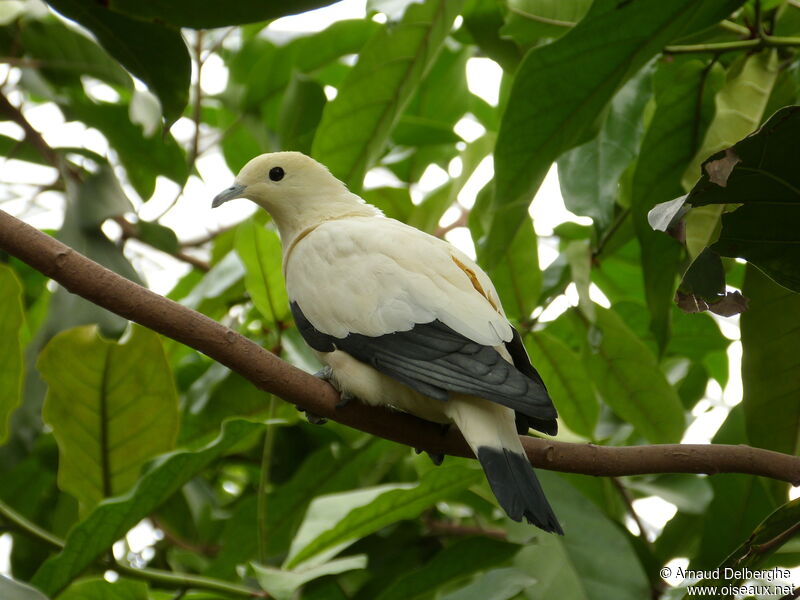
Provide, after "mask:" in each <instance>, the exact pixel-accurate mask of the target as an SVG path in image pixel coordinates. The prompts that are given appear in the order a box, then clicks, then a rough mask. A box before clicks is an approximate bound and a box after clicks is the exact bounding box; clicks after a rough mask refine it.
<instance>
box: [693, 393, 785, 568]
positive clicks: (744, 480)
mask: <svg viewBox="0 0 800 600" xmlns="http://www.w3.org/2000/svg"><path fill="white" fill-rule="evenodd" d="M712 442H713V443H714V444H744V443H747V435H746V433H745V423H744V410H743V408H742V406H741V405H738V406H736V407H735V408H734V409H733V410H732V411H731V412H730V414H729V415H728V418H727V419H726V421H725V423H724V424H723V425H722V427H721V428H720V430H719V432H717V434H716V435H715V436H714V438H713V439H712ZM765 483H766V482H765V481H764V480H763V479H762V478H760V477H756V476H755V475H740V474H726V475H717V476H715V477H712V478H711V487H712V488H713V490H714V498H713V500H712V501H711V504H710V505H709V507H708V510H707V511H706V513H705V518H704V519H703V520H702V522H701V528H702V535H701V537H700V545H699V548H698V549H697V552H696V554H695V555H694V557H693V558H692V562H691V564H690V566H691V568H698V569H713V568H715V567H716V566H717V565H719V564H720V563H721V562H722V561H723V560H724V559H725V557H726V556H728V555H729V554H731V552H733V551H734V550H735V549H736V548H737V547H738V546H739V545H741V544H742V543H744V542H745V541H746V540H747V538H748V537H749V536H750V534H751V533H752V532H753V530H754V529H755V528H756V527H757V526H758V524H759V523H760V522H761V521H762V520H763V519H764V517H766V516H767V515H768V514H769V513H770V512H772V511H773V510H775V508H777V506H778V504H780V502H777V501H776V499H775V498H774V496H773V495H772V494H771V493H770V492H769V490H768V489H767V488H768V486H767V485H765ZM782 501H783V500H781V502H782Z"/></svg>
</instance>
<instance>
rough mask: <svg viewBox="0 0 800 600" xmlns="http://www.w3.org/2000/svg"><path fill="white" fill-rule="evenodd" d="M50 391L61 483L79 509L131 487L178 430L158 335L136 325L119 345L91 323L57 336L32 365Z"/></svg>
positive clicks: (47, 407)
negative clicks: (76, 501) (101, 335)
mask: <svg viewBox="0 0 800 600" xmlns="http://www.w3.org/2000/svg"><path fill="white" fill-rule="evenodd" d="M37 366H38V368H39V371H40V372H41V374H42V377H43V378H44V379H45V381H47V384H48V390H47V398H46V399H45V404H44V409H43V412H42V416H43V418H44V420H45V422H47V424H48V425H50V426H51V427H52V428H53V435H54V436H55V438H56V441H57V442H58V448H59V458H60V460H59V469H58V484H59V487H60V488H61V489H63V490H64V491H67V492H69V493H71V494H72V495H73V496H75V497H76V498H77V499H78V500H79V501H80V503H81V507H82V510H83V511H88V510H90V509H91V508H93V507H94V506H95V505H96V504H97V503H98V502H100V501H101V500H102V499H103V498H108V497H110V496H116V495H119V494H121V493H123V492H126V491H127V490H128V489H130V488H131V487H132V486H133V484H134V483H136V480H137V478H138V476H139V471H140V469H141V467H142V465H144V463H145V462H147V461H148V460H149V459H150V458H152V457H153V456H155V455H156V454H158V453H160V452H166V451H168V450H170V449H171V448H172V447H173V446H174V444H175V437H176V435H177V433H178V398H177V394H176V392H175V386H174V383H173V381H172V371H171V370H170V368H169V364H168V363H167V360H166V357H165V356H164V350H163V349H162V347H161V340H160V338H159V337H158V335H157V334H155V333H153V332H151V331H150V330H148V329H145V328H143V327H139V326H134V327H133V329H132V330H131V335H130V338H129V339H128V340H127V341H126V342H125V343H123V344H116V343H114V342H109V341H106V340H103V339H102V338H100V337H99V335H98V333H97V328H96V327H95V326H84V327H77V328H75V329H70V330H68V331H64V332H62V333H60V334H58V335H57V336H55V337H54V338H53V339H52V340H50V343H48V345H47V346H46V347H45V348H44V350H42V353H41V355H40V357H39V361H38V363H37Z"/></svg>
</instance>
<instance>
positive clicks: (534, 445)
mask: <svg viewBox="0 0 800 600" xmlns="http://www.w3.org/2000/svg"><path fill="white" fill-rule="evenodd" d="M0 248H2V249H3V250H5V251H6V252H8V253H9V254H11V255H13V256H16V257H17V258H19V259H20V260H23V261H24V262H26V263H28V264H29V265H30V266H32V267H33V268H35V269H37V270H39V271H41V272H42V273H44V274H45V275H47V276H48V277H50V278H52V279H53V280H55V281H57V282H58V283H59V284H61V285H62V286H64V287H65V288H66V289H67V290H69V291H70V292H72V293H74V294H78V295H79V296H82V297H84V298H86V299H87V300H89V301H91V302H94V303H95V304H97V305H98V306H102V307H103V308H106V309H108V310H110V311H112V312H114V313H116V314H118V315H120V316H122V317H124V318H126V319H130V320H131V321H136V322H137V323H140V324H141V325H144V326H145V327H149V328H150V329H152V330H154V331H157V332H159V333H161V334H163V335H166V336H168V337H170V338H172V339H174V340H177V341H179V342H181V343H184V344H186V345H187V346H190V347H192V348H194V349H195V350H198V351H200V352H202V353H203V354H206V355H207V356H209V357H211V358H213V359H214V360H217V361H219V362H220V363H222V364H224V365H226V366H227V367H229V368H230V369H232V370H234V371H236V372H237V373H239V374H240V375H242V376H243V377H246V378H247V379H248V380H250V381H251V382H252V383H253V384H254V385H255V386H257V387H258V388H260V389H262V390H264V391H266V392H270V393H272V394H275V395H276V396H279V397H280V398H282V399H284V400H286V401H287V402H291V403H293V404H296V405H298V406H299V407H301V408H303V409H305V410H308V411H310V412H312V413H314V414H317V415H320V416H322V417H327V418H329V419H332V420H334V421H338V422H340V423H343V424H345V425H348V426H350V427H354V428H356V429H360V430H361V431H365V432H368V433H371V434H374V435H378V436H380V437H383V438H386V439H390V440H393V441H396V442H400V443H402V444H407V445H409V446H412V447H415V448H421V449H424V450H428V451H429V452H434V453H443V454H450V455H453V456H467V457H471V456H472V453H471V451H470V450H469V448H468V446H467V445H466V443H465V442H464V439H463V437H461V435H460V434H459V433H458V431H457V430H456V429H455V428H451V429H450V431H449V432H448V433H446V434H444V435H443V434H442V433H441V429H440V427H439V426H437V425H434V424H432V423H428V422H426V421H423V420H421V419H418V418H416V417H414V416H412V415H408V414H405V413H400V412H395V411H390V410H387V409H383V408H377V407H370V406H366V405H363V404H359V403H357V402H352V403H350V404H348V405H347V406H345V407H342V408H337V406H336V404H337V402H338V401H339V398H338V395H337V393H336V391H335V390H334V389H333V388H332V387H330V386H329V385H328V384H327V383H325V382H323V381H321V380H319V379H317V378H316V377H314V376H312V375H309V374H308V373H305V372H303V371H300V370H299V369H297V368H295V367H293V366H292V365H290V364H288V363H286V362H284V361H282V360H281V359H280V358H278V357H277V356H275V355H274V354H271V353H269V352H267V351H266V350H264V349H263V348H261V347H260V346H258V345H256V344H255V343H253V342H251V341H250V340H248V339H247V338H245V337H244V336H242V335H240V334H239V333H237V332H235V331H233V330H231V329H229V328H227V327H225V326H223V325H220V324H219V323H217V322H216V321H213V320H212V319H209V318H208V317H206V316H205V315H202V314H200V313H198V312H195V311H193V310H191V309H189V308H186V307H185V306H181V305H180V304H178V303H176V302H173V301H172V300H169V299H167V298H164V297H162V296H159V295H158V294H155V293H153V292H151V291H150V290H148V289H146V288H143V287H141V286H139V285H137V284H135V283H133V282H131V281H129V280H127V279H125V278H124V277H121V276H120V275H117V274H116V273H114V272H112V271H109V270H108V269H106V268H104V267H102V266H101V265H99V264H97V263H95V262H94V261H92V260H90V259H88V258H86V257H85V256H83V255H81V254H80V253H78V252H76V251H74V250H72V249H71V248H69V247H67V246H65V245H64V244H62V243H61V242H59V241H57V240H55V239H53V238H52V237H50V236H48V235H46V234H44V233H42V232H41V231H39V230H37V229H34V228H33V227H30V226H29V225H27V224H25V223H23V222H22V221H20V220H18V219H15V218H14V217H12V216H11V215H9V214H8V213H5V212H3V211H0ZM523 444H524V446H525V449H526V451H527V453H528V457H529V458H530V460H531V463H532V464H533V465H534V466H537V467H541V468H543V469H550V470H553V471H563V472H568V473H583V474H586V475H605V476H621V475H638V474H644V473H708V474H716V473H750V474H753V475H762V476H765V477H770V478H772V479H778V480H781V481H788V482H790V483H792V484H793V485H800V457H796V456H789V455H786V454H781V453H779V452H772V451H770V450H763V449H760V448H751V447H748V446H726V445H699V444H665V445H652V446H632V447H626V448H618V447H605V446H595V445H593V444H571V443H565V442H557V441H554V440H545V439H539V438H532V437H523Z"/></svg>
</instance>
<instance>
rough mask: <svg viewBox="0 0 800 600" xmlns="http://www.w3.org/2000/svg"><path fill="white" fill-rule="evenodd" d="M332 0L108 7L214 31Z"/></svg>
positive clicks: (118, 2) (147, 2)
mask: <svg viewBox="0 0 800 600" xmlns="http://www.w3.org/2000/svg"><path fill="white" fill-rule="evenodd" d="M333 2H334V0H294V1H293V2H290V3H286V2H285V1H283V0H277V1H276V0H268V1H266V2H265V1H264V0H237V2H231V3H229V4H226V5H225V7H224V10H220V4H219V2H217V0H200V1H198V0H171V1H170V2H162V1H160V0H110V1H109V2H108V3H107V6H108V7H109V8H110V9H111V10H114V11H117V12H120V13H123V14H125V15H128V16H129V17H133V18H136V19H144V20H147V21H153V22H156V23H165V22H166V23H169V24H171V25H175V26H177V27H193V28H194V29H213V28H214V27H227V26H229V25H244V24H245V23H254V22H256V21H269V20H271V19H277V18H279V17H283V16H286V15H295V14H298V13H302V12H305V11H307V10H313V9H315V8H320V7H321V6H326V5H328V4H333Z"/></svg>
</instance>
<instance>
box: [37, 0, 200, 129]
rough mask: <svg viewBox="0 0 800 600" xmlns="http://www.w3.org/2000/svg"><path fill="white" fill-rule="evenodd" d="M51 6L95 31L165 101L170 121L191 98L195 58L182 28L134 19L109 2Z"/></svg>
mask: <svg viewBox="0 0 800 600" xmlns="http://www.w3.org/2000/svg"><path fill="white" fill-rule="evenodd" d="M49 4H50V6H52V7H53V8H54V9H56V10H57V11H58V12H60V13H61V14H62V15H64V16H65V17H67V18H68V19H72V20H74V21H77V22H78V23H80V24H81V25H83V26H84V27H86V29H88V30H89V31H91V32H92V33H93V34H94V35H95V37H96V38H97V41H99V42H100V45H101V46H103V48H105V49H106V50H107V51H108V53H109V54H110V55H111V56H113V57H114V58H116V59H117V60H118V61H119V62H120V64H122V66H124V67H125V68H126V69H128V71H130V72H131V73H132V74H133V75H135V76H136V77H138V78H139V79H141V80H142V81H143V82H144V83H145V84H147V87H148V88H150V90H151V91H152V92H153V93H154V94H155V95H156V96H158V99H159V100H160V101H161V109H162V111H163V113H164V118H165V120H166V122H167V125H171V124H172V123H173V122H175V121H176V120H177V119H178V117H180V116H181V114H182V113H183V109H184V108H185V107H186V103H187V102H188V101H189V81H190V76H191V59H190V58H189V51H188V50H187V49H186V44H185V43H184V42H183V38H182V37H181V34H180V31H179V30H177V29H175V28H172V27H168V26H164V25H162V24H159V23H146V22H144V21H138V20H136V19H131V18H129V17H126V16H124V15H121V14H119V13H116V12H113V11H111V10H109V9H108V5H107V4H104V3H97V2H83V1H82V0H49Z"/></svg>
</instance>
